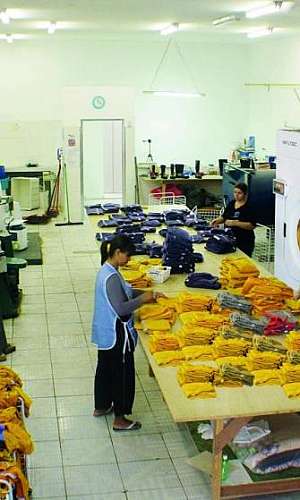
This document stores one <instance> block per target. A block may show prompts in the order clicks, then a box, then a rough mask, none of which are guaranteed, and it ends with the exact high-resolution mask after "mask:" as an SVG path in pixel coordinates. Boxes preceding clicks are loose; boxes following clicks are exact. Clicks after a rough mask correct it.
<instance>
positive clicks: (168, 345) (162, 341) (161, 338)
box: [149, 333, 179, 354]
mask: <svg viewBox="0 0 300 500" xmlns="http://www.w3.org/2000/svg"><path fill="white" fill-rule="evenodd" d="M149 350H150V352H151V354H153V353H155V352H160V351H177V350H179V343H178V339H177V338H176V337H175V336H174V335H167V334H162V333H159V334H157V333H155V334H153V335H152V336H151V338H150V340H149Z"/></svg>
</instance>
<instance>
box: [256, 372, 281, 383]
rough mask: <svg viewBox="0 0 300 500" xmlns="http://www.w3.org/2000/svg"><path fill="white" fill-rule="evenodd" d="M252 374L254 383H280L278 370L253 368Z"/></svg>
mask: <svg viewBox="0 0 300 500" xmlns="http://www.w3.org/2000/svg"><path fill="white" fill-rule="evenodd" d="M252 375H254V384H255V385H281V383H282V380H281V375H280V370H277V369H275V370H272V369H271V370H254V371H253V372H252Z"/></svg>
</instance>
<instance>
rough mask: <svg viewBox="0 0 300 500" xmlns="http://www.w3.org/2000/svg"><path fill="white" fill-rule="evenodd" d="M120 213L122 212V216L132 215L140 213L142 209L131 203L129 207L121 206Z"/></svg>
mask: <svg viewBox="0 0 300 500" xmlns="http://www.w3.org/2000/svg"><path fill="white" fill-rule="evenodd" d="M121 211H122V212H124V214H127V215H130V214H132V213H142V212H143V209H142V207H141V205H138V204H136V203H132V204H131V205H123V206H122V207H121Z"/></svg>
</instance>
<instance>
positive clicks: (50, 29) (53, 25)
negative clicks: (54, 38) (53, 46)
mask: <svg viewBox="0 0 300 500" xmlns="http://www.w3.org/2000/svg"><path fill="white" fill-rule="evenodd" d="M56 28H57V26H56V23H53V22H52V23H49V25H48V33H49V35H53V33H55V31H56Z"/></svg>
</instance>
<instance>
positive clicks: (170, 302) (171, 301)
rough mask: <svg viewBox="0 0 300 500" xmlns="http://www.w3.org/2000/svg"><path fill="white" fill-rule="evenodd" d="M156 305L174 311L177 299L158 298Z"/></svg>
mask: <svg viewBox="0 0 300 500" xmlns="http://www.w3.org/2000/svg"><path fill="white" fill-rule="evenodd" d="M156 302H157V304H159V305H161V306H165V307H168V308H169V309H173V310H174V311H176V306H177V299H176V298H175V297H158V299H157V301H156Z"/></svg>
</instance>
